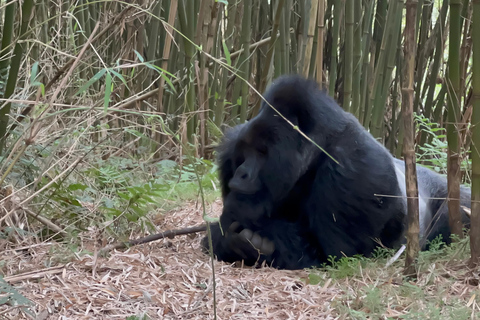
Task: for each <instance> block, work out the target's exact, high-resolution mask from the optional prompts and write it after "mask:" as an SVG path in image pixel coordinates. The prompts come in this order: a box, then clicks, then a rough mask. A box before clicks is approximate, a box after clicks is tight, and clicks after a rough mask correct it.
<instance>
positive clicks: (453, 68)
mask: <svg viewBox="0 0 480 320" xmlns="http://www.w3.org/2000/svg"><path fill="white" fill-rule="evenodd" d="M461 8H462V3H461V0H450V36H449V50H448V80H447V81H448V83H447V84H448V86H447V88H448V100H447V106H448V123H447V142H448V163H447V179H448V212H449V224H450V230H451V232H452V234H455V235H457V236H458V237H462V236H463V231H462V219H461V214H460V139H459V133H458V121H459V119H460V97H461V96H460V95H461V92H460V60H459V59H460V39H461V35H462V30H461V16H460V11H461Z"/></svg>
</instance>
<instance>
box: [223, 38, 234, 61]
mask: <svg viewBox="0 0 480 320" xmlns="http://www.w3.org/2000/svg"><path fill="white" fill-rule="evenodd" d="M222 46H223V52H224V53H225V60H227V64H228V65H229V66H231V65H232V59H231V57H230V51H228V47H227V44H226V43H225V40H222Z"/></svg>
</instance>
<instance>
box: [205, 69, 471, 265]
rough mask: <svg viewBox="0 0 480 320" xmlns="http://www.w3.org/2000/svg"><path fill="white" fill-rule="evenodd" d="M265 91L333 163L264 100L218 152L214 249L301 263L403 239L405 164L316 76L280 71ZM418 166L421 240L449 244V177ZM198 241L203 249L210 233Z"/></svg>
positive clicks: (254, 259) (249, 258) (223, 256)
mask: <svg viewBox="0 0 480 320" xmlns="http://www.w3.org/2000/svg"><path fill="white" fill-rule="evenodd" d="M265 99H266V100H267V101H268V102H269V103H270V104H271V105H272V106H273V107H274V108H275V109H276V110H278V112H279V113H280V114H282V115H283V116H284V117H286V118H287V119H288V120H289V121H290V122H291V123H292V124H293V125H294V126H295V127H298V129H300V130H301V131H302V132H303V133H305V135H307V136H308V137H310V138H311V139H312V140H313V141H314V142H315V143H316V144H317V145H318V146H320V147H321V148H323V149H324V150H325V151H326V152H327V153H328V154H329V155H330V156H332V157H333V159H335V160H336V162H335V161H333V160H332V159H331V158H330V157H329V156H328V155H326V154H325V152H322V151H321V150H320V149H319V148H318V146H316V145H315V144H313V143H312V142H311V141H308V140H307V139H306V138H305V137H303V136H302V135H301V134H300V133H299V132H298V131H297V130H296V129H295V128H294V127H292V125H291V124H289V123H287V122H286V121H285V119H283V118H282V117H281V116H279V115H278V113H277V112H276V111H275V110H273V109H272V108H271V107H270V106H268V105H267V104H266V103H265V102H264V103H263V105H262V109H261V111H260V113H259V114H258V115H257V116H256V117H255V118H254V119H252V120H251V121H249V122H248V123H246V124H242V125H238V126H236V127H234V128H233V129H231V130H230V131H228V132H227V133H226V135H225V137H224V140H223V142H222V144H221V145H220V147H219V150H218V153H219V155H218V162H219V168H220V182H221V186H222V196H223V201H224V209H223V213H222V215H221V217H220V224H221V227H222V228H220V226H219V224H213V225H212V240H213V252H214V254H215V255H216V257H217V258H218V259H219V260H223V261H227V262H235V261H239V260H244V262H245V264H247V265H255V264H258V263H262V262H264V261H265V262H266V263H267V264H268V265H270V266H272V267H276V268H281V269H300V268H308V267H312V266H320V265H322V264H323V263H325V262H327V261H328V258H329V256H332V257H336V258H341V257H343V256H353V255H356V254H361V255H365V256H369V255H371V254H372V252H373V251H374V249H375V248H376V247H377V246H379V245H380V244H381V245H383V246H386V247H389V248H395V247H397V246H399V245H400V244H401V243H404V242H405V236H404V234H405V230H406V212H407V210H406V199H405V176H404V166H405V165H404V162H403V161H401V160H397V159H394V158H393V157H392V156H391V155H390V153H389V152H388V151H387V150H386V149H385V148H384V147H383V146H382V145H381V144H379V143H378V142H377V141H376V140H375V139H374V138H373V137H372V136H371V135H370V134H369V133H368V132H367V131H366V130H365V129H364V128H363V127H362V126H361V125H360V123H359V122H358V121H357V119H356V118H355V117H354V116H353V115H352V114H350V113H347V112H345V111H343V110H342V108H340V107H339V106H338V105H337V104H336V103H335V101H334V100H333V99H331V98H330V97H328V96H327V95H326V94H325V93H323V92H322V91H321V90H320V89H319V88H318V86H317V84H316V83H315V82H314V81H310V80H306V79H303V78H301V77H299V76H284V77H281V78H279V79H277V80H275V81H274V83H273V84H272V85H271V86H270V88H269V89H267V91H266V93H265ZM417 174H418V188H419V196H420V201H419V205H420V237H421V243H422V247H423V248H425V247H426V244H427V241H428V240H432V239H434V238H436V237H437V236H439V235H441V236H442V237H443V240H445V241H446V242H448V241H449V238H450V229H449V226H448V208H447V205H446V202H445V201H444V200H441V199H445V198H446V197H447V183H446V179H445V178H444V177H443V176H440V175H438V174H437V173H435V172H433V171H430V170H428V169H426V168H423V167H421V166H417ZM469 201H470V189H469V188H466V187H462V189H461V204H462V206H466V207H470V202H469ZM463 216H464V217H463V220H464V221H463V222H464V224H465V226H466V227H468V224H469V220H468V217H467V216H466V214H465V213H463ZM202 246H203V248H204V249H206V250H208V249H207V248H208V241H207V238H204V239H203V241H202Z"/></svg>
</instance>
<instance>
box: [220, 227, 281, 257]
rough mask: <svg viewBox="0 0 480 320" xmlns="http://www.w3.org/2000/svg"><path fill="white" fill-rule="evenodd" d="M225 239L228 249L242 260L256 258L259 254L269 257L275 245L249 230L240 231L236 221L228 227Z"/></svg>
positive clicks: (240, 228)
mask: <svg viewBox="0 0 480 320" xmlns="http://www.w3.org/2000/svg"><path fill="white" fill-rule="evenodd" d="M239 230H241V231H240V232H239ZM225 237H226V238H227V241H228V246H229V247H230V249H231V250H233V251H234V252H235V253H236V254H238V255H239V256H240V257H242V259H246V260H248V259H252V258H257V257H258V256H259V254H263V255H266V256H269V255H271V254H272V253H273V252H274V251H275V244H274V243H273V242H272V241H271V240H270V239H268V238H265V237H262V236H260V235H259V234H258V233H257V232H253V231H252V230H250V229H242V226H241V225H240V223H238V222H236V221H235V222H233V223H232V224H231V225H230V227H229V228H228V231H227V234H226V235H225Z"/></svg>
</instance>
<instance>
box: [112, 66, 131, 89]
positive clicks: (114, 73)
mask: <svg viewBox="0 0 480 320" xmlns="http://www.w3.org/2000/svg"><path fill="white" fill-rule="evenodd" d="M110 72H111V73H112V74H113V75H114V76H115V77H117V78H119V79H120V80H121V81H122V82H123V84H124V85H125V86H127V88H128V85H127V80H125V78H124V77H123V76H122V75H121V74H120V73H118V72H117V71H115V70H110ZM128 90H130V88H128Z"/></svg>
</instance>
